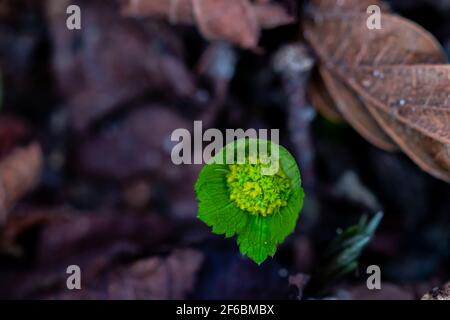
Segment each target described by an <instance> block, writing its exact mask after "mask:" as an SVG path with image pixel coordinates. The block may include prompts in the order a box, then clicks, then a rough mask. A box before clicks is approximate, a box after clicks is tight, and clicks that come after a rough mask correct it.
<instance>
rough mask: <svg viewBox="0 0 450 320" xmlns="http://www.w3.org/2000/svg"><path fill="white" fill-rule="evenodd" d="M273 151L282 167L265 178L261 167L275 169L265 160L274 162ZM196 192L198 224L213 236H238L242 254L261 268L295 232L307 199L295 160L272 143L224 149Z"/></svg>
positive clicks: (205, 171) (244, 141)
mask: <svg viewBox="0 0 450 320" xmlns="http://www.w3.org/2000/svg"><path fill="white" fill-rule="evenodd" d="M250 143H255V144H256V145H257V146H258V152H257V153H256V155H257V156H256V157H255V155H254V154H252V153H251V152H250V153H249V144H250ZM262 146H264V147H265V148H261V147H262ZM274 146H276V147H278V150H279V157H278V159H279V161H277V164H278V165H277V166H276V167H275V168H276V170H275V171H273V174H263V173H262V169H263V168H269V167H270V166H271V165H273V162H272V163H268V162H267V161H270V160H269V159H272V158H271V155H273V153H272V150H274ZM242 150H245V155H246V156H245V157H243V158H240V160H241V161H234V163H233V164H227V163H230V161H226V160H227V159H229V157H232V159H235V160H236V154H239V153H238V151H242ZM260 150H268V152H266V153H261V152H260ZM272 168H273V167H272ZM195 192H196V194H197V198H198V201H199V210H198V217H199V219H200V220H202V221H203V222H205V223H206V224H207V225H208V226H210V227H212V231H213V232H214V233H217V234H224V235H225V236H226V237H232V236H234V235H237V242H238V245H239V249H240V251H241V253H242V254H244V255H247V256H248V257H250V258H251V259H252V260H253V261H255V262H256V263H258V264H261V263H262V262H263V261H264V260H266V259H267V257H268V256H273V255H274V254H275V252H276V249H277V246H278V245H279V244H280V243H281V242H283V241H284V239H285V238H286V237H287V236H288V235H289V234H290V233H292V232H293V231H294V228H295V225H296V222H297V218H298V216H299V213H300V211H301V209H302V206H303V198H304V193H303V189H302V188H301V178H300V172H299V169H298V167H297V163H296V162H295V160H294V158H293V157H292V155H291V154H290V153H289V152H288V151H287V150H286V149H285V148H283V147H281V146H279V145H276V144H274V143H273V142H269V141H266V140H255V139H241V140H237V141H234V142H232V143H230V144H228V145H226V146H225V147H224V148H223V149H222V150H221V151H220V152H219V153H218V154H217V155H216V156H215V157H214V158H213V159H211V160H210V161H209V162H208V163H207V164H206V165H205V166H204V167H203V169H202V171H201V172H200V175H199V177H198V179H197V183H196V185H195Z"/></svg>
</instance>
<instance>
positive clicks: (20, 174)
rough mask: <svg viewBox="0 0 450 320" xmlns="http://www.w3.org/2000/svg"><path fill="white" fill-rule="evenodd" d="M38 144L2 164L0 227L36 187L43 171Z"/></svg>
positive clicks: (14, 152)
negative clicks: (10, 212)
mask: <svg viewBox="0 0 450 320" xmlns="http://www.w3.org/2000/svg"><path fill="white" fill-rule="evenodd" d="M42 162H43V159H42V151H41V148H40V146H39V145H38V144H37V143H34V144H32V145H30V146H28V147H24V148H20V149H17V150H15V151H13V152H12V154H11V155H9V156H7V157H6V158H5V159H3V160H2V161H1V162H0V225H1V224H3V223H4V222H5V220H6V217H7V214H8V212H9V211H10V210H11V208H12V207H13V206H14V205H15V203H16V202H17V201H18V200H19V199H20V198H21V197H22V196H24V195H25V193H27V192H28V191H30V189H31V188H33V187H34V185H35V184H36V182H37V180H38V179H39V177H40V174H41V170H42Z"/></svg>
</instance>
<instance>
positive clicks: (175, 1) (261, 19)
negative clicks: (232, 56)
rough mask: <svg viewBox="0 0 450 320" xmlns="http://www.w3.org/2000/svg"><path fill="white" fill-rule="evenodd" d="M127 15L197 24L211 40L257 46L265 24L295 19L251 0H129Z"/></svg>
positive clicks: (242, 45)
mask: <svg viewBox="0 0 450 320" xmlns="http://www.w3.org/2000/svg"><path fill="white" fill-rule="evenodd" d="M122 13H123V14H124V15H126V16H133V17H145V16H151V17H161V18H166V19H167V20H169V22H171V23H173V24H187V25H192V24H195V25H197V27H198V28H199V30H200V32H201V33H202V34H203V36H204V37H205V38H207V39H210V40H227V41H230V42H232V43H235V44H237V45H239V46H241V47H243V48H255V47H256V46H257V43H258V40H259V34H260V31H261V29H262V28H274V27H278V26H280V25H285V24H290V23H293V22H294V18H293V17H292V16H290V15H288V14H287V13H286V12H285V11H284V9H283V8H282V7H280V6H279V5H278V4H273V3H266V2H258V3H253V2H250V1H249V0H127V1H126V2H125V5H124V7H123V9H122Z"/></svg>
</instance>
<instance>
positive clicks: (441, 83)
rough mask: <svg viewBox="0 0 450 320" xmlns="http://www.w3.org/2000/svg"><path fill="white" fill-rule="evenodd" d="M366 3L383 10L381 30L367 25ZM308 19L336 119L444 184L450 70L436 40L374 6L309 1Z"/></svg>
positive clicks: (449, 140)
mask: <svg viewBox="0 0 450 320" xmlns="http://www.w3.org/2000/svg"><path fill="white" fill-rule="evenodd" d="M373 4H377V5H379V6H381V7H382V8H383V10H382V18H381V23H382V28H381V29H380V30H377V29H375V30H369V29H368V28H367V25H366V22H367V18H368V17H369V15H368V14H367V13H366V9H367V7H368V6H369V5H373ZM310 16H311V19H308V20H307V22H306V23H305V25H304V27H305V37H306V38H307V40H308V41H309V42H310V44H311V45H312V47H313V49H314V50H315V52H316V53H317V55H318V56H319V58H320V62H321V66H320V68H319V70H320V77H321V79H320V80H319V81H316V83H319V82H320V81H322V82H323V83H324V85H325V87H326V89H327V90H328V93H329V95H330V96H331V97H332V99H333V100H334V104H335V105H334V108H335V109H337V110H338V112H339V114H340V115H342V116H343V117H344V118H345V119H346V120H347V121H348V122H349V123H350V124H351V125H352V126H353V127H354V128H355V130H357V131H358V132H359V133H360V134H361V135H362V136H363V137H365V138H366V139H367V140H368V141H370V142H371V143H373V144H374V145H376V146H378V147H380V148H382V149H385V150H388V151H392V150H394V149H395V148H396V147H397V146H398V147H399V148H400V149H402V150H403V151H404V152H405V153H406V154H407V155H408V156H409V157H410V158H411V159H412V160H413V161H415V162H416V163H417V164H418V165H419V166H420V167H421V168H422V169H424V170H425V171H427V172H429V173H430V174H432V175H434V176H435V177H437V178H439V179H442V180H445V181H450V165H449V164H450V152H449V144H450V121H449V120H450V104H449V102H450V67H449V66H447V65H445V64H444V63H446V55H445V53H444V51H443V49H442V47H441V46H440V45H439V43H438V42H437V41H436V39H434V37H433V36H432V35H431V34H429V33H428V32H427V31H425V30H424V29H422V28H421V27H419V26H417V25H416V24H414V23H412V22H410V21H408V20H406V19H403V18H401V17H399V16H396V15H394V14H391V13H390V12H389V10H388V9H387V7H385V6H384V5H383V3H382V2H380V1H378V2H377V1H357V0H313V1H312V2H311V8H310ZM316 86H317V85H316ZM316 95H317V94H316ZM316 100H317V99H316ZM327 107H328V109H331V108H332V106H331V105H330V104H328V106H327ZM318 109H319V110H322V109H324V106H323V103H322V104H321V105H320V106H319V107H318ZM327 111H328V112H327ZM327 114H330V111H329V110H326V112H325V115H327Z"/></svg>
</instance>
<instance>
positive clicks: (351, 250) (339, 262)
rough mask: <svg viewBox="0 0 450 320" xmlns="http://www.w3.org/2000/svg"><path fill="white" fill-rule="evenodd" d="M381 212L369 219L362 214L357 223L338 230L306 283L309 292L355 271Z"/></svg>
mask: <svg viewBox="0 0 450 320" xmlns="http://www.w3.org/2000/svg"><path fill="white" fill-rule="evenodd" d="M382 218H383V213H382V212H378V213H377V214H376V215H374V216H373V217H372V218H371V219H369V217H368V216H367V215H364V216H362V217H361V219H360V220H359V222H358V224H355V225H352V226H350V227H348V228H347V229H345V230H344V231H342V230H340V231H339V232H338V235H337V236H336V238H334V239H333V241H332V242H331V243H330V244H329V246H328V248H327V249H326V251H325V253H324V255H323V257H322V260H321V262H320V264H319V266H318V268H317V269H316V271H315V272H314V274H313V277H312V278H311V282H310V283H309V284H308V288H307V289H308V292H309V293H311V294H312V293H317V292H321V291H322V290H323V289H325V288H326V287H327V286H328V285H330V283H333V282H335V281H337V280H339V279H341V278H342V277H344V276H345V275H348V274H349V273H351V272H353V271H355V270H356V269H357V267H358V259H359V257H360V256H361V253H362V251H363V250H364V248H365V247H366V246H367V245H368V243H369V242H370V240H371V239H372V237H373V236H374V234H375V231H376V230H377V228H378V226H379V224H380V222H381V219H382Z"/></svg>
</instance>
